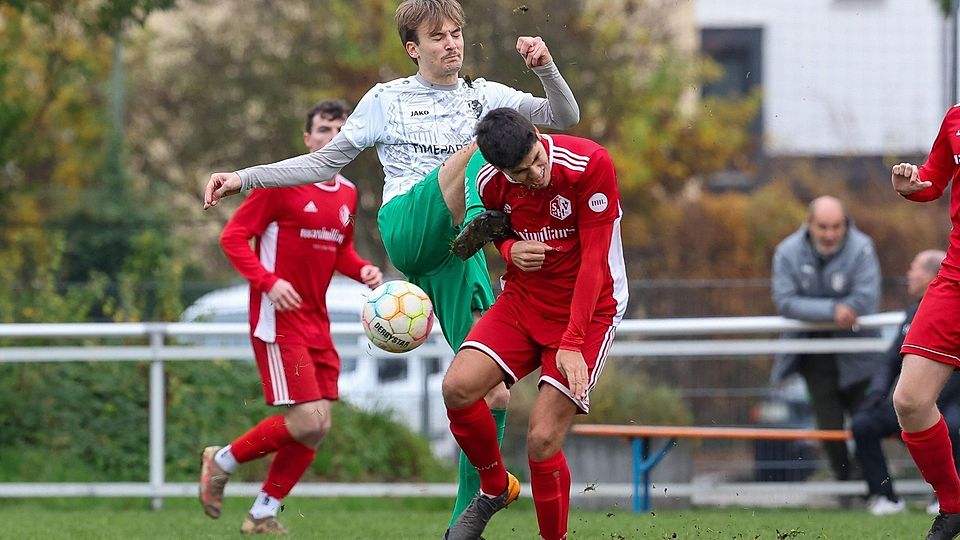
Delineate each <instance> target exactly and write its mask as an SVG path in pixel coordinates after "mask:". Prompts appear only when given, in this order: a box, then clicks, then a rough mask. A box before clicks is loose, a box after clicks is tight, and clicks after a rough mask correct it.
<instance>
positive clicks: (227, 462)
mask: <svg viewBox="0 0 960 540" xmlns="http://www.w3.org/2000/svg"><path fill="white" fill-rule="evenodd" d="M213 460H214V461H216V462H217V465H219V466H220V468H221V469H223V470H224V471H226V473H227V474H233V473H234V471H236V470H237V467H239V466H240V464H239V463H237V458H235V457H233V452H231V451H230V445H229V444H228V445H226V446H224V447H223V448H221V449H220V450H217V453H216V454H214V456H213Z"/></svg>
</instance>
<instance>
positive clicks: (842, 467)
mask: <svg viewBox="0 0 960 540" xmlns="http://www.w3.org/2000/svg"><path fill="white" fill-rule="evenodd" d="M799 368H800V369H799V371H800V375H801V376H803V378H804V380H805V381H806V382H807V391H808V392H809V393H810V406H811V407H812V408H813V416H814V418H815V419H816V421H817V427H818V428H819V429H843V428H844V422H845V420H846V418H847V416H848V415H849V416H851V417H852V416H853V413H854V412H856V410H857V408H858V407H859V406H860V403H861V402H862V401H863V398H864V397H865V396H864V392H866V391H867V387H868V386H869V385H870V381H869V379H867V380H864V381H862V382H860V383H857V384H855V385H853V386H848V387H846V388H840V371H839V369H838V368H837V356H836V355H835V354H805V355H802V356H801V357H800V363H799ZM823 450H824V452H825V453H826V454H827V458H828V459H829V460H830V468H831V470H832V471H833V476H834V478H836V479H837V480H850V479H851V478H858V477H859V467H857V464H856V462H855V461H854V460H852V459H851V456H850V452H849V451H848V450H847V443H846V442H844V441H824V442H823Z"/></svg>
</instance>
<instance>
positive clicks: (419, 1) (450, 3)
mask: <svg viewBox="0 0 960 540" xmlns="http://www.w3.org/2000/svg"><path fill="white" fill-rule="evenodd" d="M394 18H395V19H396V21H397V33H398V34H400V43H402V44H403V46H404V47H406V46H407V42H409V41H412V42H414V43H416V44H417V45H419V44H420V38H418V37H417V28H419V27H420V25H421V24H423V23H427V24H429V25H430V28H440V27H441V26H443V22H444V21H447V20H449V21H450V22H452V23H453V24H455V25H457V26H460V27H462V26H463V25H464V24H465V21H466V17H465V16H464V14H463V6H461V5H460V3H459V2H457V0H404V1H403V2H402V3H401V4H400V5H399V6H397V12H396V13H395V14H394ZM410 59H411V60H413V63H414V64H418V65H419V63H418V62H417V59H416V58H410Z"/></svg>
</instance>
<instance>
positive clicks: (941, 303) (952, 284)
mask: <svg viewBox="0 0 960 540" xmlns="http://www.w3.org/2000/svg"><path fill="white" fill-rule="evenodd" d="M958 316H960V283H958V282H956V281H951V280H949V279H942V278H940V277H937V278H934V280H933V281H932V282H930V286H929V287H928V288H927V292H926V293H924V294H923V300H921V301H920V307H919V308H917V314H916V315H915V316H914V317H913V322H912V323H911V324H910V329H909V330H907V335H906V337H905V338H904V339H903V346H902V347H900V354H901V355H904V354H916V355H918V356H922V357H924V358H928V359H930V360H935V361H937V362H942V363H944V364H950V365H951V366H954V367H960V317H958Z"/></svg>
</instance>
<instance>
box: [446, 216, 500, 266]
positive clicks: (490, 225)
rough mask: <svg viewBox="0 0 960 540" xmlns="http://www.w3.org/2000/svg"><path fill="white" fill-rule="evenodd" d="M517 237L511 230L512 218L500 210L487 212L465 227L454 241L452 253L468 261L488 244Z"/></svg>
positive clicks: (451, 246) (451, 247)
mask: <svg viewBox="0 0 960 540" xmlns="http://www.w3.org/2000/svg"><path fill="white" fill-rule="evenodd" d="M510 237H516V235H515V233H514V232H513V230H512V229H511V228H510V216H508V215H507V214H505V213H503V212H501V211H499V210H487V211H485V212H482V213H480V214H479V215H477V217H475V218H473V220H471V221H470V222H469V223H467V224H466V225H464V227H463V230H461V231H460V234H458V235H457V237H456V238H455V239H454V240H453V244H451V245H450V251H451V252H453V254H454V255H456V256H457V257H459V258H461V259H463V260H467V259H469V258H470V257H473V255H474V254H475V253H476V252H478V251H480V250H481V249H482V248H483V246H484V245H486V243H487V242H493V241H496V240H500V239H502V238H510Z"/></svg>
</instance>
